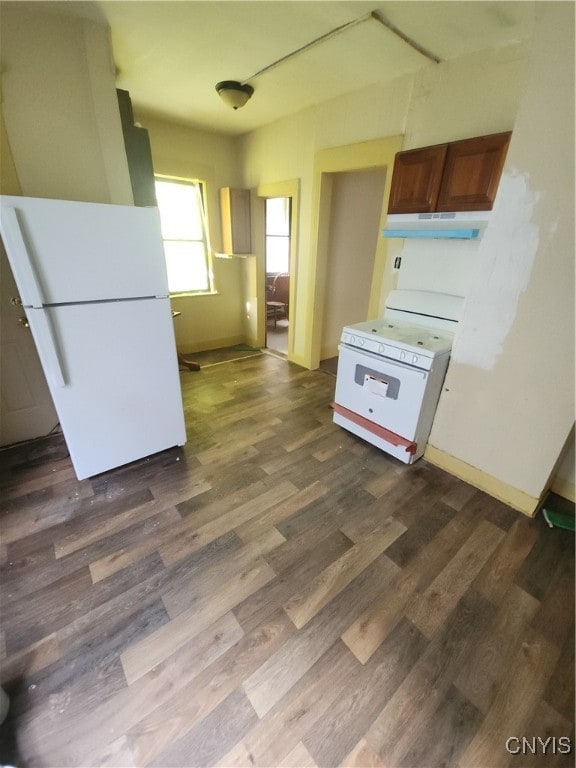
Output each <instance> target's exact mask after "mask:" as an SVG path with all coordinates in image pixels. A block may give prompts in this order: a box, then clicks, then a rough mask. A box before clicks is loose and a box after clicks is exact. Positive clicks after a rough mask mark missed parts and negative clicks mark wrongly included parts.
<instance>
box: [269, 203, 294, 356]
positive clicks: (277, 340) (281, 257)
mask: <svg viewBox="0 0 576 768" xmlns="http://www.w3.org/2000/svg"><path fill="white" fill-rule="evenodd" d="M265 202H266V206H265V231H266V347H267V348H268V349H270V350H272V351H274V352H279V353H281V354H283V355H287V354H288V330H289V326H290V238H291V232H290V220H291V198H290V197H272V198H267V199H266V201H265Z"/></svg>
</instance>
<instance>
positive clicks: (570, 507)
mask: <svg viewBox="0 0 576 768" xmlns="http://www.w3.org/2000/svg"><path fill="white" fill-rule="evenodd" d="M542 514H543V515H544V520H546V522H547V523H548V525H549V526H550V528H564V530H566V531H574V530H575V525H574V522H575V516H574V503H573V502H571V501H569V500H568V499H563V498H562V496H558V494H556V493H549V494H548V496H547V497H546V500H545V501H544V504H543V505H542Z"/></svg>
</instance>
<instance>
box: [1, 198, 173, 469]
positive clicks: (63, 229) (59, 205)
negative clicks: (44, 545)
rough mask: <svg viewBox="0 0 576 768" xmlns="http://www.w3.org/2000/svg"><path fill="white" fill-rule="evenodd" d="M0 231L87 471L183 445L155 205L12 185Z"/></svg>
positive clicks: (65, 426)
mask: <svg viewBox="0 0 576 768" xmlns="http://www.w3.org/2000/svg"><path fill="white" fill-rule="evenodd" d="M0 232H1V234H2V239H3V241H4V246H5V249H6V252H7V255H8V260H9V262H10V265H11V267H12V271H13V273H14V278H15V281H16V284H17V286H18V290H19V292H20V299H21V301H22V305H23V307H24V309H25V312H26V317H27V319H28V323H29V325H30V330H31V332H32V335H33V338H34V342H35V344H36V347H37V350H38V355H39V357H40V361H41V363H42V367H43V369H44V372H45V374H46V379H47V382H48V386H49V388H50V392H51V394H52V398H53V400H54V405H55V407H56V411H57V412H58V417H59V419H60V425H61V427H62V431H63V433H64V437H65V439H66V444H67V446H68V450H69V452H70V457H71V459H72V464H73V466H74V470H75V472H76V475H77V477H78V479H79V480H82V479H83V478H86V477H91V476H93V475H96V474H99V473H101V472H104V471H106V470H109V469H112V468H114V467H118V466H121V465H123V464H127V463H129V462H132V461H135V460H136V459H141V458H143V457H145V456H149V455H151V454H153V453H157V452H158V451H162V450H165V449H167V448H171V447H173V446H176V445H184V443H185V442H186V430H185V425H184V413H183V407H182V393H181V389H180V378H179V372H178V361H177V355H176V346H175V341H174V328H173V320H172V312H171V308H170V300H169V292H168V280H167V275H166V263H165V260H164V250H163V244H162V236H161V230H160V218H159V213H158V210H157V209H156V208H137V207H132V206H124V205H107V204H101V203H83V202H72V201H64V200H45V199H41V198H26V197H13V196H5V195H4V196H0Z"/></svg>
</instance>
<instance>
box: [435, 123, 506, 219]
mask: <svg viewBox="0 0 576 768" xmlns="http://www.w3.org/2000/svg"><path fill="white" fill-rule="evenodd" d="M510 136H511V133H510V132H507V133H495V134H492V135H491V136H479V137H478V138H475V139H465V140H464V141H455V142H453V143H452V144H449V145H448V152H447V154H446V165H445V166H444V174H443V176H442V184H441V187H440V194H439V196H438V204H437V207H436V210H437V211H490V210H492V206H493V205H494V200H495V199H496V192H497V190H498V184H499V182H500V176H501V174H502V168H503V167H504V160H505V158H506V152H507V150H508V144H509V143H510Z"/></svg>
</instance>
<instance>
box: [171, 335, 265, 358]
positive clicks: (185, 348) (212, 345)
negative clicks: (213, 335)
mask: <svg viewBox="0 0 576 768" xmlns="http://www.w3.org/2000/svg"><path fill="white" fill-rule="evenodd" d="M248 343H250V342H248ZM237 344H246V337H245V336H228V337H227V338H223V339H208V340H207V341H200V342H197V343H196V344H186V345H183V344H182V345H180V344H179V345H177V346H178V352H180V354H183V355H187V356H188V355H193V354H194V352H209V351H212V350H213V349H223V348H224V347H235V346H236V345H237Z"/></svg>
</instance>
